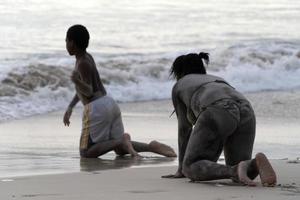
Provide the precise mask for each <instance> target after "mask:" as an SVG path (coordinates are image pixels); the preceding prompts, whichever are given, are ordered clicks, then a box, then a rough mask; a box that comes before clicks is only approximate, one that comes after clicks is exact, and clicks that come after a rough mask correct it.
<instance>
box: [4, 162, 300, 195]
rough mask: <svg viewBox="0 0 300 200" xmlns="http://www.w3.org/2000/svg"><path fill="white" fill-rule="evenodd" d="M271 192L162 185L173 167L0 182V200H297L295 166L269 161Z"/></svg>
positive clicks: (223, 184)
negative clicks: (274, 178)
mask: <svg viewBox="0 0 300 200" xmlns="http://www.w3.org/2000/svg"><path fill="white" fill-rule="evenodd" d="M271 163H272V165H273V167H274V169H275V171H276V173H277V177H278V182H277V186H276V187H271V188H269V187H262V186H261V184H260V183H259V182H260V181H259V178H256V179H255V182H256V183H258V186H256V187H247V186H240V185H237V184H235V183H232V182H231V180H228V179H224V180H218V181H205V182H196V183H191V182H190V181H189V180H188V179H186V178H183V179H162V178H160V177H161V176H162V175H165V174H170V173H174V172H175V170H176V169H177V167H176V166H173V167H169V166H168V167H165V166H160V167H142V168H125V169H116V170H105V171H91V172H77V173H68V174H56V175H38V176H26V177H24V176H23V177H16V178H11V179H7V180H6V181H3V180H2V181H0V198H1V199H23V198H25V197H26V198H33V199H43V200H48V199H49V200H50V199H72V200H77V199H78V200H79V199H82V198H83V197H84V198H85V199H95V198H101V199H120V198H122V199H124V200H127V199H128V200H129V199H130V200H134V199H145V200H147V199H166V198H171V199H173V200H177V199H178V200H179V199H182V198H188V199H197V200H198V199H199V198H204V199H267V200H277V199H278V200H279V199H280V200H281V199H285V198H288V199H299V196H300V174H299V173H298V172H299V170H300V163H299V162H298V163H287V162H286V161H283V160H271Z"/></svg>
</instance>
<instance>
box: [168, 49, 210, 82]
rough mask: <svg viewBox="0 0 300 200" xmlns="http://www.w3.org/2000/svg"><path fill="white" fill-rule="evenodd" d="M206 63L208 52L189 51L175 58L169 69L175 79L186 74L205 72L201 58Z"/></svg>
mask: <svg viewBox="0 0 300 200" xmlns="http://www.w3.org/2000/svg"><path fill="white" fill-rule="evenodd" d="M202 59H203V60H205V61H206V62H207V63H208V61H209V56H208V53H203V52H201V53H199V54H196V53H190V54H187V55H181V56H179V57H177V58H176V59H175V61H174V62H173V65H172V67H171V70H170V75H172V76H173V77H174V78H175V79H176V80H179V79H180V78H182V77H183V76H185V75H188V74H206V69H205V66H204V64H203V60H202Z"/></svg>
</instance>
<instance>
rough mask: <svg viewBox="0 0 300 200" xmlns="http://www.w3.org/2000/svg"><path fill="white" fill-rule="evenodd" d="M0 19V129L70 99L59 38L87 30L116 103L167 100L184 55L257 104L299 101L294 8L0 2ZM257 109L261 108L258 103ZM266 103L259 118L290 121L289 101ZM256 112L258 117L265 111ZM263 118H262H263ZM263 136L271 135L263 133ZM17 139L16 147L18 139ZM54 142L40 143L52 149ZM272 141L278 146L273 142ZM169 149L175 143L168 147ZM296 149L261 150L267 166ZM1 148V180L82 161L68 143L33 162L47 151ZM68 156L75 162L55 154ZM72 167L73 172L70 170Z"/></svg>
mask: <svg viewBox="0 0 300 200" xmlns="http://www.w3.org/2000/svg"><path fill="white" fill-rule="evenodd" d="M0 13H1V17H0V123H10V122H11V121H12V120H16V119H24V118H27V117H29V116H35V115H39V114H45V113H49V112H52V111H59V110H64V109H65V108H66V106H67V105H68V103H69V102H70V100H71V98H72V96H73V95H74V88H73V85H72V83H71V81H70V79H69V76H70V74H71V72H72V70H73V68H74V63H75V59H74V57H70V56H69V55H68V54H67V52H66V50H65V34H66V30H67V29H68V27H70V26H71V25H73V24H83V25H85V26H86V27H87V28H88V30H89V32H90V36H91V39H90V45H89V48H88V51H89V52H90V53H91V54H92V55H93V56H94V58H95V61H96V64H97V67H98V70H99V72H100V76H101V78H102V79H103V81H104V84H105V87H106V88H107V90H108V93H109V94H110V95H111V96H113V97H114V98H115V99H116V100H118V101H119V102H140V101H150V100H162V99H169V98H170V96H171V89H172V86H173V84H174V80H172V79H171V78H170V77H169V69H170V67H171V65H172V62H173V61H174V59H175V58H176V57H177V56H179V55H181V54H186V53H191V52H200V51H204V52H209V53H210V56H211V57H210V58H211V62H210V64H209V66H208V72H209V73H211V74H215V75H219V76H222V77H224V78H225V79H226V80H227V81H229V82H230V83H231V84H232V85H233V86H234V87H235V88H237V89H238V90H240V91H242V92H244V93H247V94H258V96H259V94H261V93H262V94H265V93H266V92H269V91H274V92H276V94H286V92H290V91H296V95H291V96H292V99H293V103H297V102H298V101H297V100H298V99H299V98H298V96H297V95H298V94H299V93H298V91H299V90H300V33H299V30H300V23H299V21H300V1H298V0H251V1H249V0H222V1H217V0H211V1H206V0H185V1H183V0H172V1H170V0H141V1H134V0H122V1H121V0H119V1H108V0H85V1H84V3H83V2H82V1H80V0H73V1H69V0H68V1H60V0H14V1H11V0H1V1H0ZM255 99H256V100H257V102H258V104H259V105H260V103H259V102H260V98H255ZM266 100H268V99H267V98H263V101H264V104H263V105H265V106H266V107H267V108H265V107H264V108H263V109H262V110H264V111H266V112H268V113H269V114H267V118H268V117H271V118H272V116H277V115H278V112H276V111H273V112H269V111H270V110H272V108H273V106H274V105H275V106H279V107H280V106H281V107H280V110H279V113H280V112H285V114H284V115H283V116H281V117H283V118H286V117H289V116H290V113H286V112H287V111H286V110H287V109H285V108H284V106H285V102H289V100H288V99H287V98H285V99H284V100H283V101H282V102H283V103H282V102H281V100H280V99H279V100H274V101H273V104H267V103H266V102H265V101H266ZM259 105H258V106H257V108H261V107H260V106H259ZM291 108H292V109H290V110H291V112H292V113H293V114H292V116H293V118H294V119H299V118H300V114H299V113H300V111H299V109H298V106H294V107H293V106H292V107H291ZM260 110H261V109H260ZM298 111H299V112H298ZM270 113H271V114H270ZM261 116H263V117H265V115H264V113H262V114H261ZM79 123H80V122H79ZM287 124H288V121H287ZM295 124H297V123H294V122H293V128H292V135H293V137H296V138H297V137H299V135H298V132H297V128H298V127H299V126H297V125H295ZM295 127H296V128H295ZM79 129H80V127H79V126H78V130H79ZM5 130H7V129H5ZM76 130H77V129H76ZM260 130H263V131H265V132H267V133H268V134H271V132H272V130H271V129H270V128H265V126H262V127H260ZM280 130H282V127H281V129H280ZM282 131H283V132H284V128H283V130H282ZM0 135H1V137H2V139H6V138H8V139H9V138H10V133H7V132H5V133H4V131H3V130H1V129H0ZM17 135H18V133H17V132H16V135H14V137H13V139H18V137H17ZM50 135H51V133H49V134H47V137H46V138H43V141H45V140H46V141H48V142H49V141H52V140H51V139H50V138H51V137H50ZM275 135H276V136H278V137H276V138H281V137H282V136H284V135H281V133H278V132H276V133H275ZM29 136H30V134H29ZM76 136H78V135H76ZM26 137H27V135H26V134H25V135H22V134H21V135H20V136H19V138H21V139H24V138H26ZM33 137H37V136H36V135H34V136H33ZM78 137H79V136H78ZM170 137H171V136H170ZM267 138H268V137H267ZM141 139H145V138H141ZM165 141H167V142H174V141H173V140H171V139H170V138H165ZM282 141H283V140H282ZM295 141H297V142H296V143H292V144H290V143H291V140H288V141H287V142H280V140H276V141H275V142H274V143H272V144H270V145H268V144H269V143H268V139H265V138H263V137H262V138H261V139H260V141H259V143H260V144H262V146H263V147H264V148H263V149H262V150H268V153H269V154H270V155H271V157H274V158H283V157H286V156H288V155H292V157H296V155H298V154H297V152H296V153H295V149H296V150H297V151H298V150H299V149H298V148H297V146H299V144H300V142H298V141H299V140H298V139H295ZM34 142H36V141H34ZM37 142H38V143H39V142H41V141H37ZM275 143H276V144H275ZM283 143H284V146H281V147H282V148H283V147H284V148H285V150H287V152H290V153H291V154H287V153H283V152H282V153H280V151H274V152H275V153H274V152H273V151H272V150H275V149H278V147H280V145H281V144H283ZM2 144H7V145H4V146H2V147H0V149H1V151H2V153H1V155H0V156H1V157H2V158H3V159H4V160H5V161H6V165H4V164H1V165H0V167H1V169H0V171H3V172H4V174H6V175H8V174H9V175H11V174H12V175H14V174H18V175H19V174H26V173H25V172H24V170H22V169H21V168H18V167H16V166H17V165H19V166H20V165H21V166H22V165H23V166H26V163H27V162H28V163H30V164H32V163H33V161H37V164H36V165H34V166H35V167H34V168H30V167H27V168H26V169H28V173H32V172H33V171H36V170H38V169H40V170H41V171H42V172H43V173H45V170H42V169H44V168H45V166H49V168H47V169H48V170H49V171H51V172H52V171H55V169H56V168H58V169H64V170H62V171H66V169H70V166H71V165H73V164H74V159H73V158H74V156H75V155H76V156H78V154H77V146H76V145H74V144H75V143H74V140H70V139H63V140H62V141H61V143H59V144H55V145H54V144H53V146H51V145H50V146H47V145H46V147H45V149H44V151H43V153H37V154H34V152H36V150H38V149H40V148H42V146H43V145H42V144H40V143H39V145H41V146H39V147H36V146H35V145H36V143H35V144H33V143H30V141H28V143H26V144H24V143H19V146H18V145H17V144H15V145H14V144H13V143H5V142H3V143H2ZM51 144H52V143H51ZM174 144H175V143H174ZM274 144H275V145H274ZM289 144H290V145H289ZM27 145H28V146H27ZM272 145H273V146H272ZM66 146H67V147H66ZM15 147H17V151H15ZM74 147H75V148H76V149H75V150H72V151H71V153H66V154H63V153H62V154H59V153H58V154H56V153H54V154H53V152H54V151H57V150H61V151H62V152H65V151H64V150H65V149H66V148H67V149H68V150H67V152H69V151H70V149H74ZM270 148H271V150H270ZM24 149H30V150H29V151H28V152H29V153H26V156H28V159H26V158H24V159H21V158H22V157H23V154H22V151H24ZM20 152H21V153H20ZM51 152H52V154H51ZM10 156H12V157H11V158H10ZM76 156H75V157H76ZM69 160H72V162H70V163H69V164H68V161H69ZM60 161H61V162H60ZM53 162H54V163H53ZM55 162H58V163H59V164H57V165H55ZM63 162H65V163H67V164H66V165H67V166H68V167H65V166H64V165H63V164H62V163H63ZM75 162H76V163H78V158H77V157H76V158H75ZM51 163H53V165H52V164H51ZM29 166H31V165H29ZM51 167H52V168H51ZM7 168H9V169H10V170H11V171H7ZM76 169H78V168H76ZM0 176H1V175H0Z"/></svg>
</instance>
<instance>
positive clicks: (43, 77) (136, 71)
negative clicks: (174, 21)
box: [0, 41, 300, 121]
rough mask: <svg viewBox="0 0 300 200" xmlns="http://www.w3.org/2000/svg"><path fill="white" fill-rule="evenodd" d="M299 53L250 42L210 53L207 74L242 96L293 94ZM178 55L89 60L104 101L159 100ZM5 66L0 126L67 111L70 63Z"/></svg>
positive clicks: (57, 58)
mask: <svg viewBox="0 0 300 200" xmlns="http://www.w3.org/2000/svg"><path fill="white" fill-rule="evenodd" d="M299 47H300V45H299V44H297V43H290V42H284V41H256V42H247V43H241V44H237V45H233V46H230V47H224V48H218V49H217V50H211V60H212V62H211V63H210V65H209V66H208V73H211V74H215V75H219V76H221V77H224V78H225V79H226V80H227V81H228V82H229V83H231V84H232V85H233V86H234V87H235V88H237V89H238V90H240V91H242V92H259V91H265V90H293V89H299V88H300V81H299V77H300V58H299V57H298V53H299V49H300V48H299ZM181 53H182V52H180V53H178V52H177V53H169V54H128V55H126V54H124V55H105V56H103V55H98V54H95V60H96V62H97V66H98V69H99V71H100V76H101V78H102V80H103V82H104V84H105V87H106V88H107V91H108V93H109V95H111V96H113V97H114V98H115V99H116V100H117V101H119V102H130V101H145V100H159V99H167V98H170V97H171V89H172V86H173V84H174V80H171V79H170V77H169V68H170V66H171V64H172V62H173V60H174V59H175V58H176V57H177V56H178V55H180V54H181ZM184 53H188V52H184ZM8 62H9V64H11V69H10V68H9V67H5V68H1V69H2V74H1V77H0V78H1V79H0V80H1V81H2V84H1V86H0V110H1V113H0V121H2V120H5V119H12V118H20V117H24V116H29V115H34V114H40V113H45V112H49V111H53V110H57V109H62V108H64V107H66V106H67V105H68V103H69V101H70V100H71V98H72V95H73V94H74V89H73V84H72V83H71V81H70V80H69V75H70V73H71V71H72V68H73V65H74V60H73V58H68V57H67V58H66V56H65V55H63V54H58V55H51V54H49V55H48V54H43V55H31V57H30V56H28V57H27V59H26V62H25V61H24V60H20V61H19V64H20V63H22V65H19V66H18V64H17V61H11V60H9V61H8ZM2 64H3V63H2ZM6 64H7V63H6ZM5 66H7V65H5Z"/></svg>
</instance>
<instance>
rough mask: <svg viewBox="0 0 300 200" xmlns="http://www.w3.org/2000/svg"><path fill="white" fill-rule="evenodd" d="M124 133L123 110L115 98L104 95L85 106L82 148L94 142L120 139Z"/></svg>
mask: <svg viewBox="0 0 300 200" xmlns="http://www.w3.org/2000/svg"><path fill="white" fill-rule="evenodd" d="M123 134H124V127H123V122H122V117H121V111H120V108H119V106H118V105H117V103H116V102H115V101H114V99H113V98H111V97H109V96H103V97H101V98H99V99H96V100H94V101H92V102H91V103H89V104H87V105H85V106H84V111H83V118H82V132H81V138H80V150H87V149H88V148H89V147H90V146H91V145H92V144H95V143H98V142H103V141H107V140H111V139H119V138H121V137H122V135H123Z"/></svg>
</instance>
